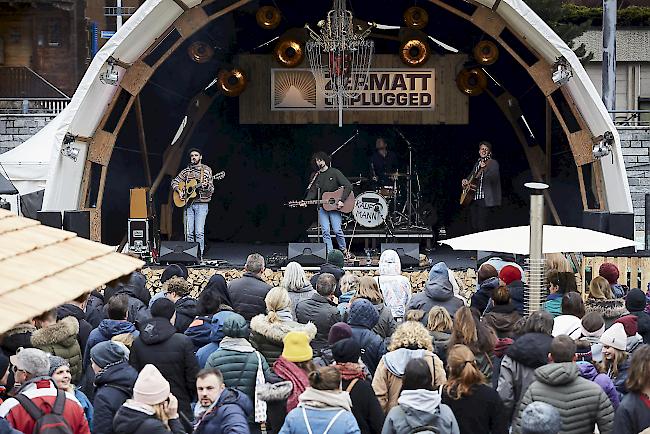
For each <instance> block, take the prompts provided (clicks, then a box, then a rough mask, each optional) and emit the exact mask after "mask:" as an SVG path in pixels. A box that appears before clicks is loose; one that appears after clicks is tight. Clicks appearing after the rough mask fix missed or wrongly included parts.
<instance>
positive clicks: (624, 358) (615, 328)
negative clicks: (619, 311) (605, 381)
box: [599, 323, 630, 399]
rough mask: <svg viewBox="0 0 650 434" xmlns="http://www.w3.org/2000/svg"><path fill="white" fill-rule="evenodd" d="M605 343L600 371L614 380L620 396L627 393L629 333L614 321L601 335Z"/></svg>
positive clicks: (602, 341)
mask: <svg viewBox="0 0 650 434" xmlns="http://www.w3.org/2000/svg"><path fill="white" fill-rule="evenodd" d="M600 343H601V344H603V361H602V362H601V363H600V364H599V370H600V372H604V373H605V374H607V376H608V377H609V378H611V379H612V381H613V382H614V386H616V390H617V391H618V395H619V398H621V399H622V398H623V395H625V394H626V393H627V388H626V387H625V380H627V370H628V368H629V366H630V361H629V357H628V354H627V351H626V349H627V335H626V334H625V328H624V327H623V324H621V323H614V324H613V325H612V326H611V327H610V328H608V329H607V330H605V333H603V335H602V336H601V337H600Z"/></svg>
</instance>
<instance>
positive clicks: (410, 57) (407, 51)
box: [399, 38, 431, 66]
mask: <svg viewBox="0 0 650 434" xmlns="http://www.w3.org/2000/svg"><path fill="white" fill-rule="evenodd" d="M430 55H431V49H430V48H429V44H428V43H427V41H426V40H425V39H421V38H412V39H408V40H406V41H404V42H402V44H401V45H400V49H399V58H400V59H401V60H402V62H404V63H405V64H406V65H408V66H420V65H422V64H424V63H426V62H427V60H429V56H430Z"/></svg>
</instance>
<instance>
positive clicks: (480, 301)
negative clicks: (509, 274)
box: [470, 262, 499, 312]
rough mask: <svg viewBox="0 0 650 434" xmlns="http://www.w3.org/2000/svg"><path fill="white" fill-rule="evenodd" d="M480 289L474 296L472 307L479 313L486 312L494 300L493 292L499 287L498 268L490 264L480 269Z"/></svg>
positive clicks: (482, 265) (485, 264) (483, 265)
mask: <svg viewBox="0 0 650 434" xmlns="http://www.w3.org/2000/svg"><path fill="white" fill-rule="evenodd" d="M477 275H478V276H477V277H478V282H477V283H478V287H477V288H476V292H474V294H473V295H472V299H471V303H470V305H471V306H472V307H473V308H476V309H477V310H478V311H479V312H484V311H485V309H486V308H487V306H488V303H489V302H490V299H491V298H492V291H494V290H495V289H496V288H497V287H498V286H499V273H498V272H497V270H496V268H494V267H493V266H492V265H490V264H488V263H485V262H484V263H483V264H481V266H480V267H479V268H478V273H477Z"/></svg>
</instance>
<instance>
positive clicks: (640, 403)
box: [614, 345, 650, 434]
mask: <svg viewBox="0 0 650 434" xmlns="http://www.w3.org/2000/svg"><path fill="white" fill-rule="evenodd" d="M648 372H650V346H648V345H643V346H641V348H639V350H638V351H636V352H635V353H634V355H633V356H632V360H631V362H630V369H629V375H628V377H627V389H628V394H627V395H625V397H624V398H623V401H622V402H621V405H620V406H619V408H618V410H617V411H616V417H614V432H615V433H616V434H635V433H641V434H643V433H647V432H648V431H650V399H648V396H650V377H649V376H648Z"/></svg>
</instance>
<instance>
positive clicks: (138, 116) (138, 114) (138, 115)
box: [133, 95, 151, 187]
mask: <svg viewBox="0 0 650 434" xmlns="http://www.w3.org/2000/svg"><path fill="white" fill-rule="evenodd" d="M133 105H134V109H135V121H136V123H137V126H138V141H139V142H140V153H141V155H142V166H143V168H144V177H145V179H146V180H147V185H148V186H149V187H151V168H150V167H149V151H148V149H147V138H146V136H145V131H144V119H143V118H142V105H141V103H140V95H138V96H136V97H135V101H134V102H133Z"/></svg>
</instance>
